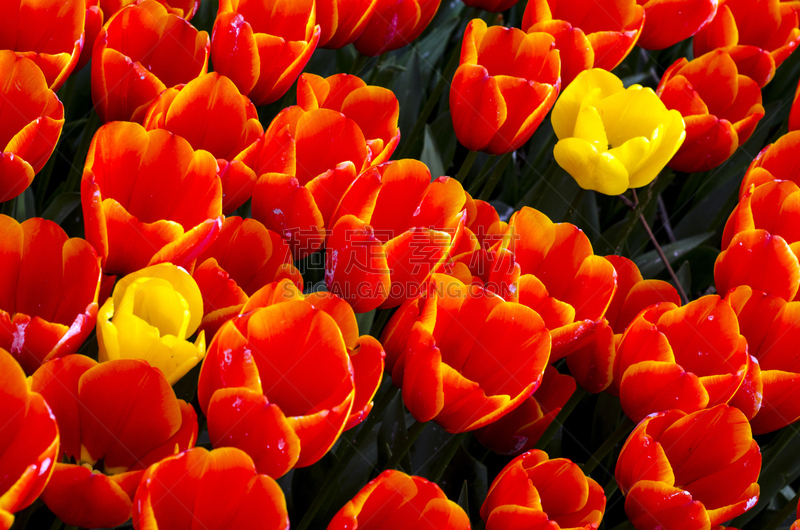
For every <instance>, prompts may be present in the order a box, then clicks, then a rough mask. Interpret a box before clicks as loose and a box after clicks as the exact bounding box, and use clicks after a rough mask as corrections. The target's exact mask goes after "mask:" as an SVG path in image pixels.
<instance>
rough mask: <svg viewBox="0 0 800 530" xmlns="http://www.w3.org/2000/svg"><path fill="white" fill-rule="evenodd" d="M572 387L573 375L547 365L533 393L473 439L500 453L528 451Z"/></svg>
mask: <svg viewBox="0 0 800 530" xmlns="http://www.w3.org/2000/svg"><path fill="white" fill-rule="evenodd" d="M575 388H576V387H575V380H574V379H573V378H572V377H570V376H568V375H563V374H559V373H558V370H556V369H555V368H554V367H553V366H552V365H548V366H547V368H545V370H544V376H543V377H542V384H541V385H540V386H539V388H537V389H536V392H534V394H533V395H532V396H531V397H529V398H528V399H526V400H525V401H523V402H522V404H521V405H520V406H519V407H517V408H515V409H514V410H512V411H511V412H509V413H508V414H506V415H505V416H503V417H502V418H500V419H499V420H497V421H495V422H494V423H490V424H489V425H487V426H486V427H483V428H481V429H478V430H477V431H475V439H476V440H478V441H479V442H480V443H482V444H483V445H484V446H485V447H488V448H489V449H491V450H492V451H494V452H495V453H499V454H501V455H518V454H520V453H522V452H525V451H530V450H531V449H533V446H535V445H536V442H538V441H539V438H541V437H542V434H544V431H546V430H547V427H549V426H550V424H551V423H552V422H553V420H554V419H555V417H556V416H557V415H558V413H559V412H560V411H561V409H562V407H564V405H565V404H566V403H567V401H569V398H570V396H572V394H573V393H574V392H575ZM545 511H546V510H545Z"/></svg>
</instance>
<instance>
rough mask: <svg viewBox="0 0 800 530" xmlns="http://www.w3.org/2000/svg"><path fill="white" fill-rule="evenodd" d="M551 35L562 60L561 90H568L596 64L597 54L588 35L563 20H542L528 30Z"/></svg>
mask: <svg viewBox="0 0 800 530" xmlns="http://www.w3.org/2000/svg"><path fill="white" fill-rule="evenodd" d="M528 31H529V32H531V31H540V32H544V33H549V34H550V35H552V36H553V37H554V38H555V47H556V49H557V50H558V52H559V56H560V58H561V88H566V87H567V86H569V84H570V83H572V80H573V79H575V77H576V76H577V75H578V74H579V73H581V72H583V71H584V70H588V69H590V68H591V67H592V65H593V64H594V57H595V53H594V50H593V49H592V44H591V43H590V42H589V39H587V38H586V34H585V33H584V32H583V31H582V30H581V29H580V28H574V27H572V25H571V24H570V23H569V22H565V21H563V20H542V21H540V22H537V23H536V24H534V25H533V26H531V27H530V28H529V29H528Z"/></svg>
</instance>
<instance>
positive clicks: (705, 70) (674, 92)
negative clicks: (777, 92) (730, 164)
mask: <svg viewBox="0 0 800 530" xmlns="http://www.w3.org/2000/svg"><path fill="white" fill-rule="evenodd" d="M762 59H764V60H765V61H766V62H767V63H769V62H770V61H771V58H770V57H769V54H767V53H766V52H761V56H760V57H758V56H757V57H755V58H754V60H762ZM656 93H657V94H658V96H659V97H660V98H661V100H662V101H663V102H664V104H665V105H666V106H667V108H668V109H675V110H678V111H679V112H680V113H681V115H682V116H683V119H684V122H685V123H686V140H685V141H684V142H683V145H682V146H681V147H680V149H678V152H677V153H676V154H675V156H674V157H672V160H670V162H669V164H668V165H669V167H671V168H673V169H676V170H678V171H685V172H688V173H693V172H701V171H708V170H709V169H712V168H714V167H716V166H718V165H719V164H721V163H722V162H724V161H725V160H727V159H728V158H729V157H730V156H731V155H732V154H733V152H734V151H736V148H738V147H739V146H740V145H742V144H743V143H744V142H746V141H747V139H748V138H750V135H751V134H752V133H753V131H754V130H755V128H756V125H758V122H759V121H760V120H761V118H763V117H764V107H763V106H762V105H761V89H760V88H759V86H758V84H757V83H756V82H755V81H754V80H752V79H750V78H749V77H747V76H746V75H741V73H740V72H739V70H738V69H737V62H736V57H732V56H731V55H730V54H728V53H727V52H726V51H724V50H714V51H711V52H709V53H707V54H705V55H703V56H701V57H698V58H697V59H694V60H693V61H691V62H690V61H687V60H686V59H684V58H682V59H678V60H677V61H676V62H675V63H674V64H673V65H672V66H670V67H669V68H668V69H667V71H666V72H664V75H663V77H662V78H661V82H660V83H659V85H658V89H657V90H656Z"/></svg>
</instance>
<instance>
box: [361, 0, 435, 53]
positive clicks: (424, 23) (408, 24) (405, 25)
mask: <svg viewBox="0 0 800 530" xmlns="http://www.w3.org/2000/svg"><path fill="white" fill-rule="evenodd" d="M440 3H441V1H440V0H419V1H417V0H415V1H401V2H395V1H394V0H378V4H377V6H376V7H375V11H376V12H378V13H381V16H372V17H370V19H369V22H368V23H367V26H366V27H365V28H364V31H363V33H361V35H360V36H359V37H358V39H356V41H355V43H354V44H355V47H356V50H358V52H359V53H362V54H364V55H367V56H369V57H375V56H376V55H381V54H382V53H386V52H389V51H392V50H396V49H398V48H402V47H403V46H406V45H408V44H410V43H411V42H413V41H414V40H416V38H417V37H419V36H420V34H421V33H422V32H423V31H424V30H425V28H427V27H428V24H430V22H431V20H432V19H433V17H434V15H436V11H437V10H438V9H439V4H440Z"/></svg>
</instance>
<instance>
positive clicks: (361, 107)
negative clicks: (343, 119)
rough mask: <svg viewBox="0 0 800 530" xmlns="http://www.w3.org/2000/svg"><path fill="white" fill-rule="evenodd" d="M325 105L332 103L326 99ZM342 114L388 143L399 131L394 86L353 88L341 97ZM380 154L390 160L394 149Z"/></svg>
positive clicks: (367, 136) (370, 137)
mask: <svg viewBox="0 0 800 530" xmlns="http://www.w3.org/2000/svg"><path fill="white" fill-rule="evenodd" d="M325 107H326V108H334V109H336V107H332V106H331V102H330V100H328V101H326V102H325ZM336 110H340V112H341V113H342V114H344V115H345V116H347V117H348V118H350V119H351V120H353V121H354V122H356V124H358V126H359V127H360V128H361V132H362V133H364V138H367V139H373V138H379V139H381V140H383V142H384V144H385V145H389V144H390V143H391V142H392V139H393V138H394V137H395V136H396V135H397V134H398V128H397V120H398V117H399V115H400V104H399V103H398V102H397V98H396V97H395V95H394V93H393V92H392V91H391V90H388V89H386V88H383V87H378V86H365V87H362V88H357V89H355V90H353V91H352V92H350V94H348V95H347V97H346V98H345V99H344V100H343V101H342V104H341V108H340V109H336ZM378 154H380V155H381V156H382V157H384V158H386V159H387V160H388V159H389V157H390V156H391V155H392V153H373V157H374V156H377V155H378Z"/></svg>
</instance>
